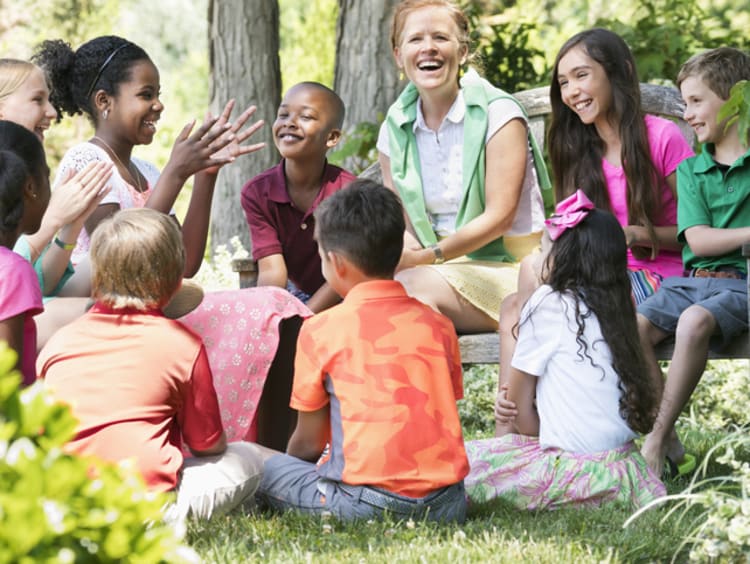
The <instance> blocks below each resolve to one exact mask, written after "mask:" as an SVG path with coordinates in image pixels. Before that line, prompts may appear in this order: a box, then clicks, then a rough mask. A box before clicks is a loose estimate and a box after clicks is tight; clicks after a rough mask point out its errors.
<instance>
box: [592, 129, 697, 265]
mask: <svg viewBox="0 0 750 564" xmlns="http://www.w3.org/2000/svg"><path fill="white" fill-rule="evenodd" d="M645 121H646V129H647V131H648V143H649V147H650V149H651V160H652V161H653V163H654V166H655V167H656V172H657V174H658V176H659V180H660V182H659V189H660V192H661V207H660V208H659V210H658V212H657V216H656V217H655V218H653V221H654V226H655V227H658V226H665V225H677V201H676V200H675V197H674V195H673V194H672V190H671V189H670V187H669V185H668V184H667V182H666V178H667V177H668V176H669V175H670V174H672V173H673V172H675V170H677V165H678V164H680V163H681V162H682V161H683V160H684V159H686V158H687V157H690V156H692V155H693V150H692V149H691V148H690V145H688V142H687V141H686V140H685V137H684V136H683V135H682V133H681V132H680V129H679V128H678V127H677V125H676V124H674V123H673V122H671V121H669V120H666V119H663V118H660V117H656V116H652V115H646V116H645ZM602 168H603V170H604V179H605V180H606V182H607V189H608V191H609V200H610V202H611V204H612V212H613V213H614V214H615V217H617V220H618V221H619V222H620V225H623V226H625V225H628V204H627V196H626V191H627V190H626V186H627V184H626V180H625V171H624V169H623V168H622V167H617V166H614V165H612V164H610V163H609V162H608V161H607V160H606V159H602ZM628 268H630V269H631V270H641V269H646V270H650V271H652V272H657V273H658V274H661V275H662V276H664V277H667V276H681V275H682V253H681V252H680V251H668V250H661V251H660V252H659V254H658V256H657V257H656V258H655V259H654V260H651V259H650V258H647V259H643V260H639V259H636V258H634V257H633V254H632V253H631V252H630V250H628Z"/></svg>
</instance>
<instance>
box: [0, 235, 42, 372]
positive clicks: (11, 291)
mask: <svg viewBox="0 0 750 564" xmlns="http://www.w3.org/2000/svg"><path fill="white" fill-rule="evenodd" d="M42 311H44V306H43V305H42V290H41V288H40V287H39V280H38V279H37V277H36V272H34V268H33V267H32V266H31V264H30V263H29V261H27V260H26V259H25V258H23V257H22V256H21V255H19V254H16V253H14V252H13V251H11V250H10V249H6V248H5V247H0V321H5V320H6V319H10V318H12V317H16V316H17V315H22V314H23V315H24V321H23V353H22V355H21V359H20V362H19V363H18V365H19V367H20V368H21V374H22V375H23V384H24V385H25V386H28V385H30V384H32V383H33V382H34V380H35V379H36V372H35V370H34V362H35V360H36V323H34V319H33V316H35V315H36V314H37V313H41V312H42Z"/></svg>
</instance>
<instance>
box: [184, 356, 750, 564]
mask: <svg viewBox="0 0 750 564" xmlns="http://www.w3.org/2000/svg"><path fill="white" fill-rule="evenodd" d="M495 374H496V372H495V368H494V367H473V368H472V369H470V370H468V371H467V374H466V382H465V390H466V396H467V397H466V399H465V400H463V402H462V404H461V405H460V411H461V417H462V421H463V423H464V428H465V433H466V437H467V439H469V438H477V437H482V436H488V435H489V434H491V428H492V410H491V402H492V400H491V398H492V396H493V394H494V385H495V384H494V379H495ZM748 374H750V370H748V364H747V362H744V363H742V362H740V363H734V364H732V363H730V364H721V363H716V364H715V365H712V367H711V375H710V376H709V377H708V378H704V380H705V383H706V385H704V383H701V385H700V386H699V388H698V390H697V391H696V394H695V398H694V400H693V402H692V403H691V406H690V409H689V411H688V412H687V413H686V415H685V416H684V417H683V418H682V420H681V421H680V434H681V436H682V437H683V438H684V442H685V445H686V447H687V448H688V450H689V451H690V452H692V453H694V454H695V455H696V456H697V457H698V458H699V460H700V459H703V458H704V457H705V455H706V453H707V452H708V450H709V449H710V448H711V447H712V446H713V445H714V444H715V443H716V441H718V440H719V439H720V438H722V437H724V436H726V435H727V434H728V432H729V427H730V425H731V424H737V425H745V424H748V422H750V421H748V420H747V418H748V416H747V414H741V412H738V411H737V406H736V405H735V404H736V403H737V401H736V400H739V401H742V402H744V405H746V401H747V397H748V395H746V393H747V391H748V387H749V386H750V383H748V380H750V378H748ZM739 396H744V397H739ZM488 401H489V404H488ZM488 405H489V407H488ZM738 413H740V414H741V415H737V414H738ZM743 415H744V418H745V420H742V416H743ZM729 418H731V419H732V421H728V419H729ZM716 421H721V422H723V424H724V425H725V427H723V428H720V427H718V426H717V424H716ZM737 457H738V458H739V459H741V460H745V461H750V453H747V452H739V453H737ZM728 473H729V469H728V468H727V467H725V466H722V465H721V464H719V463H717V462H716V461H714V460H711V461H709V463H708V464H707V468H706V476H709V477H711V476H722V475H726V474H728ZM688 484H689V479H688V478H681V479H677V480H672V481H669V482H668V483H667V488H668V490H669V493H679V492H680V491H682V490H683V489H684V488H685V487H687V485H688ZM669 507H671V506H664V507H659V508H656V509H654V510H652V511H649V512H647V513H645V514H643V515H642V516H640V517H639V518H638V519H636V520H635V521H634V522H633V523H632V524H631V525H630V526H628V527H627V528H623V523H624V522H625V521H626V520H627V519H628V517H630V516H631V514H632V512H631V511H630V510H629V509H625V508H622V507H618V506H614V507H604V508H600V509H596V510H591V509H587V510H574V509H566V510H560V511H552V512H549V511H547V512H543V511H542V512H523V511H518V510H516V509H514V508H512V507H510V506H509V505H507V504H505V503H503V502H502V501H495V502H492V503H488V504H485V505H481V506H475V507H473V508H471V510H470V512H469V517H468V519H467V521H466V523H465V524H463V525H442V526H441V525H435V524H432V523H422V522H417V523H405V522H397V521H393V520H386V521H383V522H366V523H365V522H359V523H353V524H343V523H340V522H338V521H336V520H333V519H330V518H329V519H326V518H320V517H305V516H300V515H296V514H285V515H274V514H269V513H263V512H253V511H249V512H235V513H234V514H232V515H229V516H225V517H222V518H219V519H214V520H213V521H211V522H209V523H193V524H191V526H190V529H189V532H188V541H189V542H190V544H191V545H192V546H193V548H195V549H196V550H197V552H198V553H199V554H200V556H201V558H202V559H203V560H204V561H206V562H248V561H256V560H257V561H260V560H263V561H267V562H356V563H359V562H374V563H380V562H382V563H384V564H385V563H387V564H394V563H397V562H451V563H461V562H519V561H522V562H555V563H557V562H663V561H669V560H671V559H672V558H675V560H676V561H677V562H683V561H686V560H687V559H688V554H689V552H688V551H689V545H686V544H685V543H684V541H685V538H686V537H688V536H689V534H690V532H691V530H692V529H693V527H694V526H695V524H696V520H697V519H698V517H699V514H700V509H699V508H694V509H692V510H690V511H689V512H687V513H681V512H676V513H673V514H671V515H668V508H669Z"/></svg>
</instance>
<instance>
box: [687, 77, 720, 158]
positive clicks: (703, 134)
mask: <svg viewBox="0 0 750 564" xmlns="http://www.w3.org/2000/svg"><path fill="white" fill-rule="evenodd" d="M680 93H681V94H682V99H683V100H684V101H685V114H684V117H685V121H686V122H687V123H688V125H690V127H692V128H693V131H695V136H696V138H697V139H698V141H699V142H700V143H714V144H716V143H719V142H720V141H721V140H722V139H723V138H724V137H725V135H726V131H725V125H726V120H724V121H722V122H721V123H718V122H717V120H716V118H717V115H718V113H719V109H721V107H722V106H723V105H724V102H725V101H726V100H722V99H721V98H720V97H719V95H718V94H716V92H714V91H713V90H711V88H709V86H708V84H706V83H705V81H704V80H703V79H702V78H701V77H700V76H695V75H692V76H688V77H687V78H685V79H684V80H683V81H682V83H681V84H680Z"/></svg>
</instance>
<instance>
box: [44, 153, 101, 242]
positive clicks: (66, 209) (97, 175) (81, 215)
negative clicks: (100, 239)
mask: <svg viewBox="0 0 750 564" xmlns="http://www.w3.org/2000/svg"><path fill="white" fill-rule="evenodd" d="M112 170H113V165H112V163H111V162H104V161H96V162H92V163H89V164H88V165H86V167H84V168H83V169H81V170H80V171H79V172H77V173H76V172H75V171H74V170H73V169H70V170H69V172H68V174H67V177H66V178H65V179H64V180H63V182H62V183H61V184H60V185H59V186H58V187H57V188H55V190H54V191H53V192H52V196H51V198H50V202H49V205H48V206H47V211H46V212H45V214H44V222H45V223H47V224H49V225H50V226H51V227H52V231H57V230H59V229H61V228H62V227H63V226H65V225H68V224H73V223H76V224H79V225H80V226H83V222H84V221H85V220H86V218H87V217H88V216H89V215H91V212H93V211H94V210H95V209H96V207H97V206H98V205H99V203H100V202H101V201H102V198H104V196H105V195H106V194H107V193H108V192H109V190H110V187H108V186H107V183H108V182H109V179H110V177H111V176H112Z"/></svg>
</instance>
